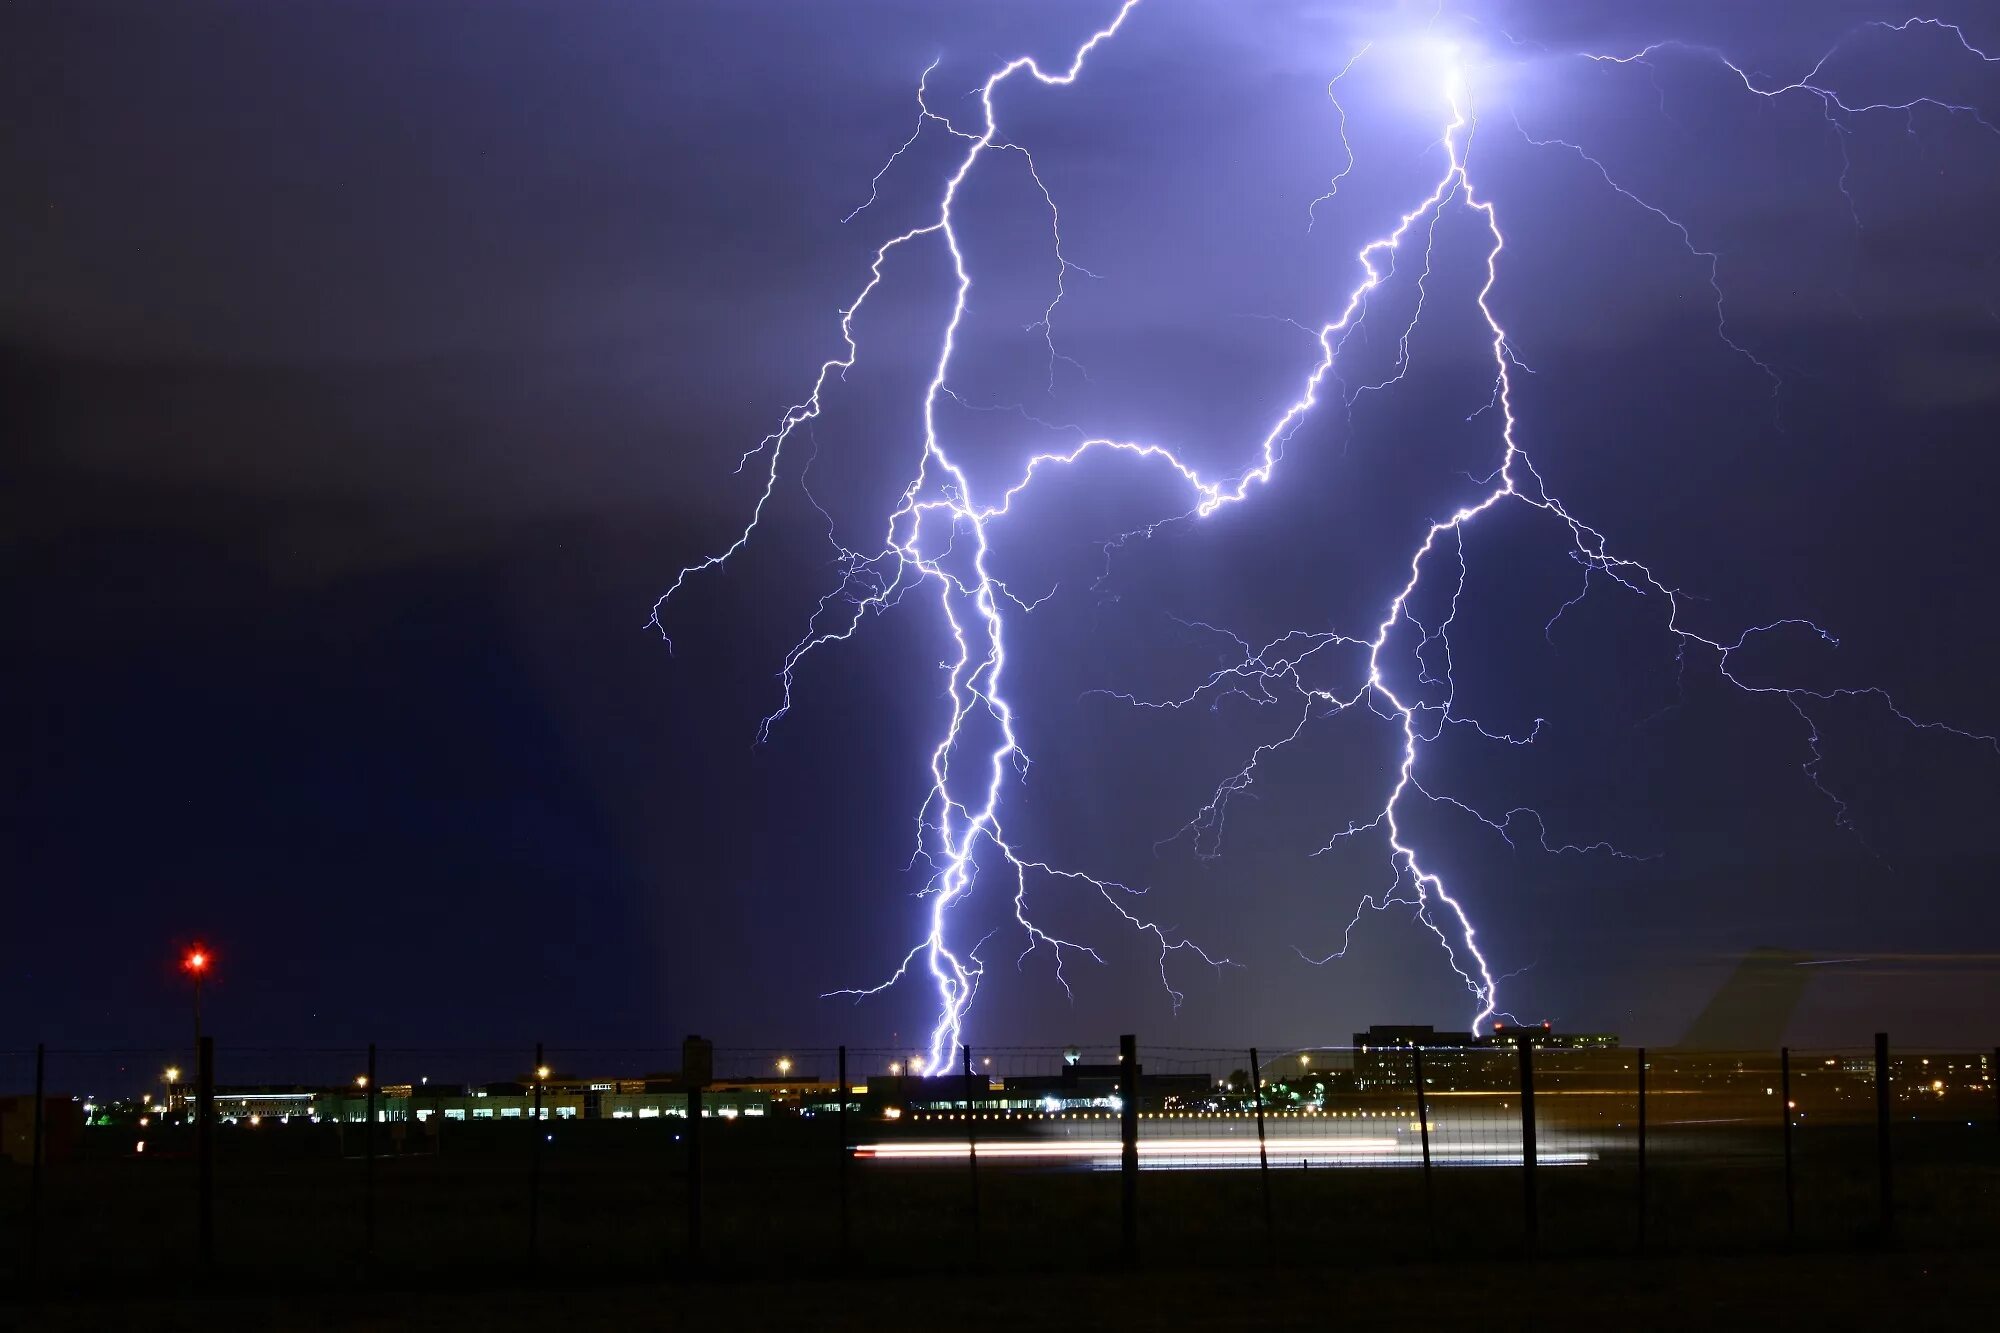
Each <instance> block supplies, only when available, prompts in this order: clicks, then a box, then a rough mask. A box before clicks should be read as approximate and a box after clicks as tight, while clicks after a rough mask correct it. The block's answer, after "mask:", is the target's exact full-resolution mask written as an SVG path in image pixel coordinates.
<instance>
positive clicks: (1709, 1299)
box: [0, 1252, 2000, 1333]
mask: <svg viewBox="0 0 2000 1333" xmlns="http://www.w3.org/2000/svg"><path fill="white" fill-rule="evenodd" d="M1994 1258H1995V1256H1994V1255H1992V1254H1987V1253H1979V1252H1954V1253H1949V1254H1942V1255H1922V1254H1872V1255H1856V1254H1820V1255H1783V1256H1768V1255H1767V1256H1761V1257H1743V1258H1693V1257H1674V1258H1659V1259H1649V1260H1644V1261H1641V1260H1634V1259H1618V1260H1569V1261H1561V1262H1540V1263H1531V1262H1525V1261H1519V1260H1515V1261H1492V1260H1485V1259H1479V1258H1468V1259H1467V1260H1466V1261H1463V1262H1425V1263H1421V1264H1371V1265H1366V1266H1360V1267H1319V1268H1285V1269H1275V1270H1272V1269H1262V1270H1244V1269H1240V1268H1232V1269H1227V1270H1212V1269H1200V1268H1184V1269H1179V1270H1170V1271H1158V1270H1150V1271H1143V1272H1138V1273H1129V1274H1128V1273H1096V1274H1092V1273H1075V1272H1068V1273H1060V1274H1045V1275H1037V1274H1034V1273H1018V1272H1016V1273H1009V1274H1006V1275H1000V1276H987V1275H982V1274H979V1273H976V1272H967V1273H960V1274H956V1275H945V1274H937V1275H928V1276H922V1277H902V1278H895V1279H886V1278H882V1277H871V1278H866V1279H841V1278H827V1279H822V1280H810V1281H742V1282H723V1281H716V1282H690V1283H681V1284H671V1285H669V1284H634V1285H593V1286H559V1285H544V1286H540V1287H510V1286H506V1285H493V1286H486V1287H481V1288H478V1289H466V1288H464V1287H459V1286H452V1287H449V1288H429V1289H416V1290H388V1289H379V1288H378V1289H358V1288H349V1289H323V1290H319V1291H310V1292H307V1291H297V1292H289V1293H273V1294H265V1295H260V1296H257V1297H244V1298H237V1299H227V1298H218V1299H173V1300H165V1299H133V1298H129V1297H120V1298H112V1299H104V1300H93V1299H91V1298H90V1297H89V1296H88V1295H73V1296H68V1297H65V1298H63V1299H62V1300H61V1301H59V1302H51V1303H48V1304H44V1305H41V1306H37V1307H23V1306H20V1305H8V1304H5V1303H4V1302H0V1327H6V1328H10V1329H13V1328H18V1329H22V1330H40V1329H49V1330H73V1329H74V1330H81V1329H91V1330H96V1329H141V1328H143V1329H147V1330H179V1329H188V1330H194V1329H200V1330H203V1331H204V1333H212V1331H213V1330H216V1329H271V1330H289V1329H302V1330H320V1329H343V1330H347V1329H351V1330H373V1329H436V1330H442V1329H454V1328H455V1329H477V1330H481V1333H485V1330H507V1329H538V1330H551V1329H554V1330H561V1331H562V1333H567V1330H568V1329H569V1328H574V1327H577V1326H578V1325H583V1326H598V1327H603V1326H611V1327H616V1328H619V1329H624V1330H630V1329H654V1328H659V1329H680V1328H689V1329H693V1328H704V1329H713V1328H737V1329H766V1328H770V1329H778V1328H784V1329H815V1330H823V1329H863V1328H866V1329H879V1328H883V1327H931V1328H939V1329H950V1330H975V1329H1009V1330H1034V1331H1036V1333H1040V1331H1042V1330H1052V1329H1086V1328H1144V1329H1156V1328H1157V1329H1182V1328H1185V1329H1216V1328H1228V1329H1237V1328H1241V1329H1291V1328H1317V1329H1324V1328H1338V1327H1346V1328H1410V1329H1423V1330H1430V1329H1440V1328H1442V1329H1458V1328H1478V1329H1482V1330H1504V1329H1567V1328H1591V1329H1618V1330H1625V1329H1676V1330H1690V1329H1692V1330H1696V1331H1697V1333H1707V1331H1708V1330H1725V1329H1738V1328H1753V1329H1754V1328H1762V1329H1792V1328H1813V1329H1847V1328H1864V1327H1865V1328H1876V1329H1882V1328H1891V1329H1898V1330H1902V1329H1932V1328H1937V1329H1944V1328H1952V1329H1964V1328H1990V1327H1992V1324H1991V1323H1990V1320H1991V1318H1992V1313H1993V1308H1994V1301H1995V1292H1996V1291H2000V1279H1996V1277H1995V1275H1994V1272H1993V1267H1994V1264H1993V1260H1994Z"/></svg>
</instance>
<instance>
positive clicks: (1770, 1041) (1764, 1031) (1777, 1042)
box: [1676, 948, 1813, 1051]
mask: <svg viewBox="0 0 2000 1333" xmlns="http://www.w3.org/2000/svg"><path fill="white" fill-rule="evenodd" d="M1812 958H1813V955H1812V954H1809V953H1799V952H1796V951H1794V950H1790V949H1770V948H1764V949H1752V950H1751V951H1750V952H1749V953H1747V954H1745V955H1744V956H1743V961H1742V962H1741V963H1739V964H1737V967H1736V970H1735V971H1734V972H1732V973H1731V974H1730V975H1729V979H1728V980H1726V981H1724V982H1723V983H1722V988H1721V989H1720V990H1718V991H1716V993H1715V996H1714V998H1713V999H1711V1000H1709V1002H1708V1005H1707V1007H1706V1008H1704V1009H1703V1010H1702V1011H1701V1013H1699V1014H1697V1015H1696V1016H1695V1020H1694V1022H1692V1023H1690V1024H1689V1025H1688V1029H1687V1032H1686V1033H1684V1034H1683V1035H1682V1037H1681V1039H1680V1041H1679V1042H1678V1043H1676V1044H1677V1045H1678V1046H1681V1047H1685V1048H1687V1049H1690V1050H1707V1051H1764V1050H1776V1049H1777V1048H1778V1047H1779V1046H1782V1045H1783V1044H1784V1041H1785V1029H1786V1028H1787V1027H1788V1026H1789V1025H1790V1023H1791V1019H1792V1012H1793V1011H1794V1010H1795V1009H1797V1008H1798V1005H1799V997H1800V996H1801V995H1802V994H1804V992H1805V988H1806V982H1807V981H1809V980H1811V978H1812V969H1811V968H1808V967H1803V966H1801V964H1803V963H1806V962H1808V961H1811V960H1812Z"/></svg>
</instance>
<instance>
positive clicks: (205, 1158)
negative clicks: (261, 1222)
mask: <svg viewBox="0 0 2000 1333" xmlns="http://www.w3.org/2000/svg"><path fill="white" fill-rule="evenodd" d="M194 1154H195V1182H196V1184H195V1206H196V1209H197V1220H196V1223H195V1245H196V1253H197V1255H198V1256H199V1263H200V1268H201V1271H202V1272H204V1273H208V1272H212V1271H213V1270H214V1268H215V1038H213V1037H208V1036H204V1037H203V1038H202V1039H201V1040H200V1042H198V1043H197V1044H196V1047H195V1092H194Z"/></svg>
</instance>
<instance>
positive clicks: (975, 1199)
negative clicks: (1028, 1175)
mask: <svg viewBox="0 0 2000 1333" xmlns="http://www.w3.org/2000/svg"><path fill="white" fill-rule="evenodd" d="M958 1050H959V1055H960V1057H961V1058H962V1059H963V1061H964V1067H965V1157H966V1161H967V1162H968V1163H970V1173H971V1178H972V1258H973V1262H974V1263H977V1262H978V1261H979V1139H978V1136H977V1135H975V1134H974V1133H973V1130H972V1103H973V1096H972V1048H971V1047H970V1046H966V1045H963V1044H961V1045H960V1046H959V1048H958Z"/></svg>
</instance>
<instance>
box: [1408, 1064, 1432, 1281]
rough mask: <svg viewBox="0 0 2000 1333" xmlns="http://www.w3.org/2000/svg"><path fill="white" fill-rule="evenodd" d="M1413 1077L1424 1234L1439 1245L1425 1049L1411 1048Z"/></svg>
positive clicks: (1411, 1072)
mask: <svg viewBox="0 0 2000 1333" xmlns="http://www.w3.org/2000/svg"><path fill="white" fill-rule="evenodd" d="M1410 1064H1411V1071H1410V1074H1411V1077H1412V1078H1413V1079H1414V1080H1415V1082H1416V1085H1417V1133H1418V1134H1419V1135H1420V1136H1421V1142H1422V1143H1423V1147H1424V1234H1425V1235H1426V1236H1427V1237H1428V1238H1429V1240H1430V1243H1431V1245H1432V1247H1433V1248H1435V1247H1436V1245H1437V1210H1436V1208H1435V1207H1434V1206H1433V1203H1432V1199H1431V1104H1430V1098H1429V1096H1428V1095H1427V1094H1426V1093H1425V1092H1424V1048H1423V1047H1421V1046H1415V1045H1413V1046H1411V1047H1410Z"/></svg>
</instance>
